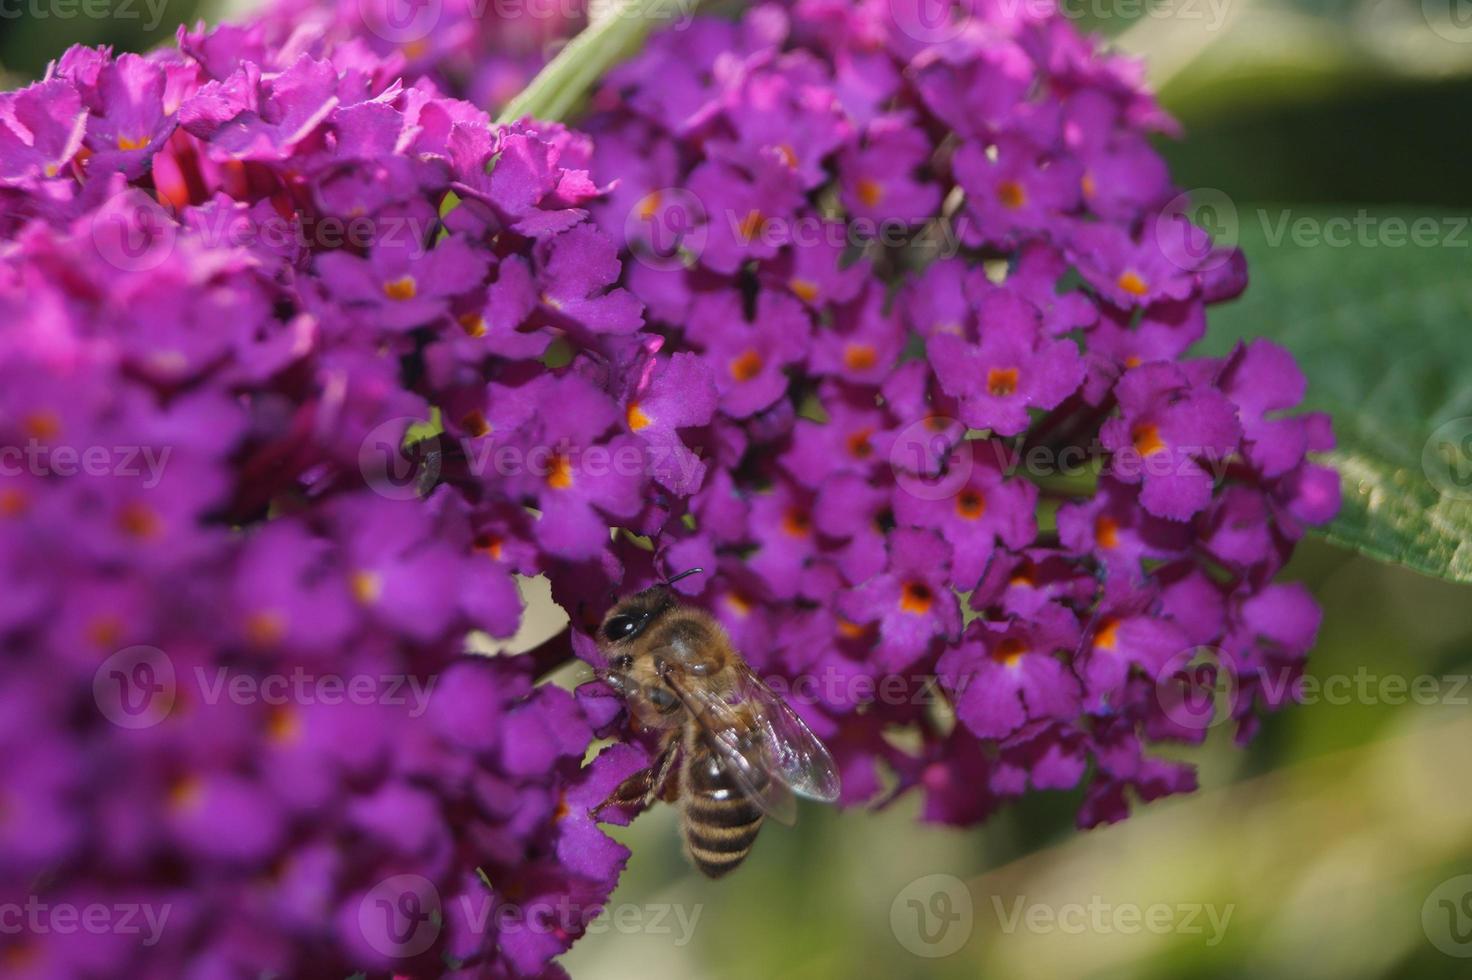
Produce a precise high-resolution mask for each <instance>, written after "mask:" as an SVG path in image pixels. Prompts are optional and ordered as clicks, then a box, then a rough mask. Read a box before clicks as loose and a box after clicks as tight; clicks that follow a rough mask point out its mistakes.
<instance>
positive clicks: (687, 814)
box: [681, 743, 762, 878]
mask: <svg viewBox="0 0 1472 980" xmlns="http://www.w3.org/2000/svg"><path fill="white" fill-rule="evenodd" d="M690 748H691V749H693V751H687V752H686V753H685V758H686V760H687V761H686V765H685V772H684V773H683V776H684V780H683V781H684V786H683V787H682V789H683V790H684V817H683V819H682V820H681V830H682V832H683V833H684V835H685V852H686V853H687V854H689V855H690V860H691V862H692V863H693V864H694V865H695V867H697V868H698V869H700V872H701V873H702V874H704V875H707V876H709V877H711V878H719V877H720V876H721V875H723V874H725V873H726V872H728V871H730V870H731V869H732V868H734V867H736V866H737V865H738V864H740V863H741V862H742V860H743V859H744V858H745V857H746V855H747V852H749V851H750V850H751V845H752V843H753V842H755V841H756V833H757V831H758V830H760V829H761V826H762V811H761V810H760V809H758V808H757V806H756V804H755V803H752V802H751V800H749V799H747V797H746V794H745V793H743V792H742V791H741V789H740V787H739V786H737V785H736V782H735V780H733V779H732V778H731V776H730V774H729V773H727V772H726V768H725V766H723V765H722V764H721V761H720V759H719V758H718V757H717V756H716V755H714V754H713V753H712V752H711V751H710V749H708V748H707V747H705V746H704V745H703V744H699V743H697V744H696V745H695V746H692V747H690ZM757 788H758V789H760V787H757Z"/></svg>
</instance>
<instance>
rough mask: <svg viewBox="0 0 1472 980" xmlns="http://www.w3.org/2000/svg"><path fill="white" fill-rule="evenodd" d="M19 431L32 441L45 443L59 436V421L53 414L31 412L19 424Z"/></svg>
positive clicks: (48, 412) (49, 412)
mask: <svg viewBox="0 0 1472 980" xmlns="http://www.w3.org/2000/svg"><path fill="white" fill-rule="evenodd" d="M21 429H22V430H24V431H25V434H26V435H28V436H30V437H31V438H32V439H37V440H40V441H41V442H45V441H46V440H48V439H55V438H56V437H57V436H59V435H61V419H60V418H58V417H57V414H56V413H55V412H51V411H43V412H32V413H31V414H30V415H27V416H26V417H25V419H24V420H22V422H21Z"/></svg>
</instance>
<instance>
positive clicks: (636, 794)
mask: <svg viewBox="0 0 1472 980" xmlns="http://www.w3.org/2000/svg"><path fill="white" fill-rule="evenodd" d="M653 785H654V770H653V768H650V769H640V770H639V771H638V772H636V773H634V774H633V775H632V776H630V777H628V778H627V779H625V780H624V781H623V782H621V783H619V784H618V785H617V786H615V787H614V788H613V792H612V793H609V794H608V799H606V800H604V801H603V802H602V803H599V804H598V805H597V806H595V807H594V808H593V809H592V810H591V811H589V812H590V814H591V816H592V817H593V819H594V820H597V819H598V814H599V813H601V812H602V811H603V808H604V807H610V806H619V807H624V806H626V807H635V808H637V809H641V810H642V809H643V808H644V807H645V806H647V805H648V797H649V789H650V787H651V786H653Z"/></svg>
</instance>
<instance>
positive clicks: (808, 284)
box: [787, 276, 820, 303]
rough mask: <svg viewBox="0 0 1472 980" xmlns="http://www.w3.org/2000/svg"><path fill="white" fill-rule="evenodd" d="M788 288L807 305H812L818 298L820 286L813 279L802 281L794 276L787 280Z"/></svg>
mask: <svg viewBox="0 0 1472 980" xmlns="http://www.w3.org/2000/svg"><path fill="white" fill-rule="evenodd" d="M787 288H788V289H791V290H792V291H793V292H794V293H796V294H797V296H798V298H799V299H801V300H802V301H803V302H805V303H811V302H813V301H814V300H816V299H817V298H818V293H819V291H820V290H819V289H818V284H817V283H815V282H813V281H812V280H811V279H800V278H798V277H797V276H793V277H792V278H791V279H789V280H787Z"/></svg>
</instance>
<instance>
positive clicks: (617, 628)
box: [603, 616, 642, 643]
mask: <svg viewBox="0 0 1472 980" xmlns="http://www.w3.org/2000/svg"><path fill="white" fill-rule="evenodd" d="M640 625H642V620H640V619H638V618H637V617H634V616H614V617H613V618H612V619H610V620H609V621H608V622H606V623H604V624H603V636H604V637H605V638H606V639H607V640H609V642H612V643H617V642H618V641H619V640H627V639H628V638H629V637H631V636H633V635H634V634H635V633H637V632H639V627H640Z"/></svg>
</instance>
